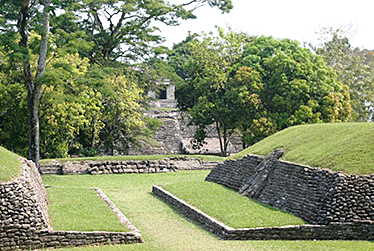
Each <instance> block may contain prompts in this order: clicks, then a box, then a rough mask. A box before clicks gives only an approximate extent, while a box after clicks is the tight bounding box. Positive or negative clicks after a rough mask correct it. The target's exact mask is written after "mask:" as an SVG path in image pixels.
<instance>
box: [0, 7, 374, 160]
mask: <svg viewBox="0 0 374 251" xmlns="http://www.w3.org/2000/svg"><path fill="white" fill-rule="evenodd" d="M0 3H1V4H0V29H1V34H0V63H1V64H0V144H1V145H3V146H5V147H6V148H7V149H10V150H12V151H13V152H16V153H17V154H20V155H22V156H28V158H29V159H32V160H34V162H35V163H36V164H37V166H38V165H39V157H40V156H41V157H42V158H57V157H68V156H96V155H97V154H98V153H99V152H100V151H101V150H102V151H106V152H107V153H111V152H115V151H116V152H118V153H120V154H127V153H128V150H129V148H130V147H131V148H133V147H138V146H139V145H140V144H139V140H142V139H147V138H150V137H151V136H152V134H153V132H154V131H155V130H156V129H157V128H158V127H159V126H160V125H162V123H161V122H160V121H158V120H157V119H149V118H146V117H144V116H143V114H144V111H145V110H146V109H147V108H148V107H147V104H148V100H149V97H148V96H147V93H148V91H150V90H156V91H157V89H158V88H157V87H156V83H160V82H162V81H164V80H165V79H166V78H167V79H169V80H170V81H171V82H173V83H175V84H176V86H177V95H178V97H177V98H178V102H179V107H180V108H181V110H182V111H185V112H186V114H187V116H189V117H190V118H191V123H190V124H193V125H197V128H198V130H197V131H196V134H195V139H196V142H195V143H196V145H197V146H200V145H201V144H202V143H203V139H204V137H205V133H206V131H204V129H205V128H206V126H207V125H211V124H214V125H215V126H216V129H217V132H218V134H219V135H220V139H221V152H222V154H223V155H225V153H226V151H227V145H228V143H229V140H230V136H231V135H232V134H233V133H239V134H240V135H241V136H242V142H243V146H244V148H245V147H246V146H248V145H251V144H253V143H256V142H258V141H260V140H261V139H263V138H265V137H267V136H269V135H271V134H273V133H275V132H277V131H279V130H282V129H284V128H286V127H288V126H292V125H298V124H303V123H318V122H341V121H368V120H369V119H370V117H371V115H372V110H370V109H368V108H370V107H372V104H373V102H374V92H373V90H374V88H373V83H374V81H373V76H374V74H373V73H374V56H373V51H370V50H365V49H360V48H353V47H351V45H350V43H349V40H348V39H347V37H346V36H345V34H344V33H342V32H341V30H334V29H326V30H324V33H323V35H324V39H322V40H321V41H322V42H321V44H319V45H311V46H310V48H311V50H310V49H307V48H305V45H304V47H303V46H301V45H300V44H299V43H298V42H297V41H292V40H290V39H275V38H273V37H264V36H259V37H254V36H251V35H250V34H244V33H237V32H232V31H230V30H229V31H227V32H225V31H223V30H222V29H218V34H217V35H214V34H213V33H212V34H203V35H201V36H199V35H196V34H191V35H189V36H188V37H187V38H186V39H185V40H184V41H182V42H181V43H179V44H176V45H174V47H173V48H172V49H169V48H165V47H162V46H160V43H161V42H162V41H163V38H162V36H160V35H158V34H159V33H158V31H159V29H158V27H157V24H160V23H163V24H166V25H178V23H179V21H181V20H185V19H190V18H195V15H194V11H195V10H196V9H197V8H200V7H202V6H208V7H214V8H219V9H220V10H222V12H229V11H230V10H231V9H232V8H233V6H232V1H231V0H191V1H182V2H181V1H176V2H175V3H174V1H171V2H168V1H164V0H160V1H144V0H135V1H126V0H125V1H122V0H114V1H113V0H100V1H92V0H87V1H81V0H71V1H59V0H45V1H39V0H33V1H30V0H20V1H0Z"/></svg>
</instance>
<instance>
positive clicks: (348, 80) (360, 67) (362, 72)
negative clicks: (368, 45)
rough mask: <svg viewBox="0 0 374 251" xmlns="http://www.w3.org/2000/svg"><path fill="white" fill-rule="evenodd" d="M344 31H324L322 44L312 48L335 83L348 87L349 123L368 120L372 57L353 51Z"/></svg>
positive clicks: (373, 72)
mask: <svg viewBox="0 0 374 251" xmlns="http://www.w3.org/2000/svg"><path fill="white" fill-rule="evenodd" d="M345 32H347V31H345V30H342V29H333V28H332V27H329V28H323V29H322V30H321V32H320V36H321V38H320V40H321V44H320V45H319V46H311V47H312V48H313V50H314V51H315V52H316V53H317V54H318V55H321V56H322V57H323V58H324V60H325V61H326V62H327V64H328V65H329V66H330V67H331V68H333V69H334V71H335V72H336V73H337V75H338V80H339V81H341V82H342V83H343V84H345V85H347V86H349V94H350V98H351V104H352V108H353V114H352V120H354V121H368V120H369V118H370V117H371V116H372V111H370V110H369V109H368V108H369V107H372V104H373V103H374V92H373V90H374V77H373V76H374V57H373V53H374V52H373V51H372V50H365V49H364V50H361V49H359V48H353V47H352V46H351V44H350V43H349V39H348V38H347V36H346V34H345Z"/></svg>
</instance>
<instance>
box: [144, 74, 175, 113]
mask: <svg viewBox="0 0 374 251" xmlns="http://www.w3.org/2000/svg"><path fill="white" fill-rule="evenodd" d="M157 86H158V88H157V90H155V91H150V92H149V93H148V96H149V97H150V98H152V100H151V102H150V105H151V107H157V108H176V107H177V101H176V99H175V85H174V84H173V83H170V80H169V79H165V81H164V82H163V83H159V84H158V85H157Z"/></svg>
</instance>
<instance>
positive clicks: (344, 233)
mask: <svg viewBox="0 0 374 251" xmlns="http://www.w3.org/2000/svg"><path fill="white" fill-rule="evenodd" d="M152 193H153V194H154V195H155V196H157V197H158V198H159V199H161V200H162V201H165V202H166V203H168V204H169V205H170V206H171V207H172V208H174V209H175V210H176V211H177V212H179V213H181V214H182V215H183V216H184V217H186V218H188V219H189V220H191V221H194V222H197V223H198V224H199V225H200V226H201V227H202V228H204V229H205V230H207V231H209V232H211V233H212V234H213V235H215V236H216V237H218V238H220V239H222V240H371V241H372V240H374V224H373V223H372V222H370V221H357V222H349V223H340V222H336V223H331V224H329V225H308V224H307V225H298V226H274V227H256V228H238V229H235V228H232V227H230V226H227V225H225V224H224V223H222V222H220V221H219V220H217V219H214V218H213V217H211V216H209V215H207V214H206V213H204V212H202V211H201V210H199V209H197V208H195V207H193V206H191V205H190V204H188V203H186V202H185V201H183V200H181V199H179V198H177V197H176V196H174V195H173V194H171V193H169V192H168V191H166V190H165V189H163V188H162V187H161V186H153V189H152Z"/></svg>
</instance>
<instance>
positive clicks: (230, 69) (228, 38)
mask: <svg viewBox="0 0 374 251" xmlns="http://www.w3.org/2000/svg"><path fill="white" fill-rule="evenodd" d="M247 39H248V38H247V36H246V35H245V34H236V33H234V32H229V33H227V34H225V33H224V32H223V30H222V29H219V37H214V36H213V34H209V35H205V36H204V37H203V38H202V40H201V41H200V40H198V39H192V40H190V41H189V42H187V43H185V42H183V43H182V44H181V45H180V48H178V47H176V53H175V55H173V56H172V57H171V59H170V61H171V62H172V64H174V65H175V63H176V62H178V61H179V62H181V63H182V65H181V68H182V69H181V70H180V71H179V72H180V74H181V73H182V74H181V75H180V76H181V77H183V78H184V80H185V82H184V83H181V84H180V85H178V86H177V88H176V98H177V100H178V106H179V108H180V109H181V110H182V111H185V112H187V113H188V114H189V115H190V116H191V120H190V122H189V124H190V125H195V126H197V130H196V133H195V139H196V140H197V143H198V144H199V143H200V144H201V143H202V142H203V140H204V138H205V136H206V135H205V128H206V126H208V125H210V124H214V125H215V126H216V128H217V132H218V134H219V139H220V145H221V153H222V155H223V156H226V151H227V145H228V142H229V139H230V136H231V135H232V134H233V133H234V131H235V129H236V127H237V121H238V119H239V118H238V117H239V116H240V113H236V112H233V111H235V110H236V109H237V108H238V107H239V105H238V104H237V103H238V102H247V103H251V104H252V103H253V102H251V101H254V100H255V99H250V98H248V95H251V94H252V93H250V94H249V92H248V91H247V89H245V88H241V87H240V84H239V85H238V83H239V81H235V80H232V79H231V78H232V76H233V74H235V72H236V70H237V69H238V64H239V62H240V61H241V57H242V54H241V53H242V47H243V45H244V42H245V41H246V40H247ZM186 50H187V51H188V53H185V51H186ZM243 71H245V70H243ZM247 71H249V74H251V73H252V72H250V69H248V70H247ZM249 78H250V77H249ZM253 78H255V77H253ZM254 85H255V84H254ZM238 97H240V99H238Z"/></svg>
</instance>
